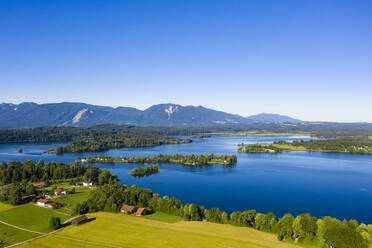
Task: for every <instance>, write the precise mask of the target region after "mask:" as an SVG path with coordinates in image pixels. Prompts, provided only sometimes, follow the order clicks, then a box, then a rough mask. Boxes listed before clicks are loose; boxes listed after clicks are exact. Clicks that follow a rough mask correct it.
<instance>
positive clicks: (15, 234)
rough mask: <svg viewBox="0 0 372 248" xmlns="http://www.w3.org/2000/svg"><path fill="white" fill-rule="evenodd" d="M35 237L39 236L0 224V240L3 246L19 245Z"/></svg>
mask: <svg viewBox="0 0 372 248" xmlns="http://www.w3.org/2000/svg"><path fill="white" fill-rule="evenodd" d="M37 236H39V234H36V233H32V232H27V231H22V230H19V229H17V228H14V227H11V226H8V225H5V224H2V223H0V239H1V240H2V241H3V242H5V244H4V246H8V245H11V244H15V243H19V242H21V241H24V240H28V239H31V238H34V237H37Z"/></svg>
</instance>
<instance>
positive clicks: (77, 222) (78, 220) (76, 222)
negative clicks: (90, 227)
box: [71, 215, 88, 226]
mask: <svg viewBox="0 0 372 248" xmlns="http://www.w3.org/2000/svg"><path fill="white" fill-rule="evenodd" d="M87 220H88V217H87V216H85V215H82V216H79V217H77V218H75V219H73V220H72V221H71V224H73V225H75V226H77V225H80V224H83V223H85V222H86V221H87Z"/></svg>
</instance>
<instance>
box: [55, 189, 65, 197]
mask: <svg viewBox="0 0 372 248" xmlns="http://www.w3.org/2000/svg"><path fill="white" fill-rule="evenodd" d="M54 195H55V196H58V197H59V196H64V195H66V190H64V189H55V190H54Z"/></svg>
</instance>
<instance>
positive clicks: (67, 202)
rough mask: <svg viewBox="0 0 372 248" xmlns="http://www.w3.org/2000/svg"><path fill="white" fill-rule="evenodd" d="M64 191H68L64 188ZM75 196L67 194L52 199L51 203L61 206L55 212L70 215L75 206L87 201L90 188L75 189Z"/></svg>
mask: <svg viewBox="0 0 372 248" xmlns="http://www.w3.org/2000/svg"><path fill="white" fill-rule="evenodd" d="M64 188H65V189H69V188H67V187H64ZM75 190H76V192H75V194H68V195H66V196H62V197H58V198H54V199H53V201H54V202H57V203H60V204H63V207H62V208H59V209H58V210H57V211H60V212H64V213H67V214H71V213H72V211H73V209H74V207H75V206H76V204H78V203H79V202H82V201H85V200H87V199H88V195H89V191H90V188H88V187H75Z"/></svg>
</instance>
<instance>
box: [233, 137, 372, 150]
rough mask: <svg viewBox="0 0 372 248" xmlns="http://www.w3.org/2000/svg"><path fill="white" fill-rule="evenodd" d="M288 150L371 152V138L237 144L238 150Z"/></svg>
mask: <svg viewBox="0 0 372 248" xmlns="http://www.w3.org/2000/svg"><path fill="white" fill-rule="evenodd" d="M289 151H309V152H338V153H356V154H372V140H371V139H369V138H355V137H349V138H346V137H343V138H336V139H327V140H315V139H312V140H308V141H304V140H298V141H296V140H295V141H293V142H288V141H284V140H280V141H274V142H273V143H271V144H239V148H238V152H246V153H278V152H289Z"/></svg>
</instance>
